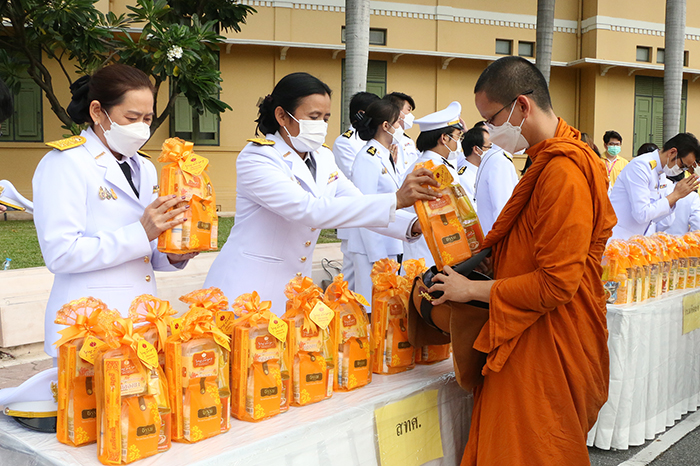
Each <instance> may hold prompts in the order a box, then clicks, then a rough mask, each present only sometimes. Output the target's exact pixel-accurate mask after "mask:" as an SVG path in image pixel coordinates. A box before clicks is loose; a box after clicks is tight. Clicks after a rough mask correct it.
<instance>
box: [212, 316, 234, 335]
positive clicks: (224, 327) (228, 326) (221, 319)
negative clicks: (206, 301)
mask: <svg viewBox="0 0 700 466" xmlns="http://www.w3.org/2000/svg"><path fill="white" fill-rule="evenodd" d="M235 320H236V314H234V313H233V312H231V311H217V312H216V326H217V327H219V329H220V330H221V331H222V332H224V333H225V334H226V335H230V334H231V333H232V332H233V323H234V321H235Z"/></svg>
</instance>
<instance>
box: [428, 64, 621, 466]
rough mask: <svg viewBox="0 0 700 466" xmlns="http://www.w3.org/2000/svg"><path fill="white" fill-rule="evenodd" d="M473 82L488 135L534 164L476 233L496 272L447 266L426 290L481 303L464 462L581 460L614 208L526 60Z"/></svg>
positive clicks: (601, 389) (597, 402)
mask: <svg viewBox="0 0 700 466" xmlns="http://www.w3.org/2000/svg"><path fill="white" fill-rule="evenodd" d="M474 92H475V101H476V106H477V109H478V110H479V113H481V116H482V117H483V118H484V119H485V120H486V122H487V124H488V125H490V126H491V127H490V128H489V133H490V134H491V140H492V141H493V142H494V144H497V145H498V146H500V147H502V148H503V149H504V150H506V151H508V152H511V153H514V152H516V151H518V150H522V149H527V155H528V156H529V157H530V158H531V159H532V165H531V166H530V168H529V169H528V170H527V172H526V173H525V175H524V176H523V178H522V179H521V180H520V182H519V183H518V184H517V185H516V187H515V190H514V191H513V195H512V197H511V198H510V200H509V201H508V203H507V204H506V205H505V207H504V209H503V211H502V212H501V214H500V216H499V217H498V219H497V220H496V223H495V224H494V226H493V229H492V230H491V232H490V233H489V234H488V236H487V237H486V239H485V243H486V244H485V246H492V247H493V254H492V264H493V277H494V280H493V281H470V280H468V279H467V278H465V277H463V276H461V275H459V274H457V273H456V272H454V271H453V270H452V269H450V268H449V267H445V270H444V273H443V274H439V275H438V276H437V278H436V280H437V281H440V282H441V283H437V284H435V285H434V286H433V287H432V288H431V289H430V291H435V290H441V291H444V295H443V296H442V297H441V298H440V299H439V300H436V301H434V303H433V304H434V305H437V304H441V303H442V302H444V301H448V300H449V301H454V302H467V301H470V300H474V299H476V300H480V301H484V302H488V303H489V306H490V309H489V319H488V321H487V322H486V324H485V325H484V327H483V329H482V330H481V333H480V334H479V336H478V337H477V340H476V342H475V343H474V348H475V349H477V350H479V351H482V352H484V353H487V362H486V365H485V366H484V368H483V370H482V373H483V375H484V382H483V384H482V385H480V386H479V387H477V388H476V389H475V393H474V411H473V414H472V424H471V430H470V433H469V442H468V443H467V447H466V450H465V452H464V456H463V458H462V466H471V465H479V466H502V465H507V466H518V465H523V466H533V465H537V466H562V465H567V466H584V465H585V466H588V465H590V460H589V458H588V450H587V448H586V434H587V433H588V431H589V430H590V429H591V427H592V426H593V424H594V423H595V421H596V418H597V416H598V411H599V410H600V408H601V407H602V405H603V403H605V401H606V400H607V396H608V378H609V367H608V366H609V361H608V347H607V338H608V331H607V326H606V317H605V299H604V295H603V284H602V282H601V273H602V268H601V265H600V262H601V257H602V255H603V251H604V249H605V243H606V241H607V240H608V238H609V237H610V235H611V232H612V227H613V226H614V225H615V223H616V218H615V214H614V211H613V209H612V206H611V204H610V201H609V200H608V196H607V189H608V181H607V176H606V173H605V167H604V166H603V163H602V162H601V160H600V158H599V157H598V156H597V155H596V154H595V153H594V152H593V150H592V149H591V148H590V147H589V146H588V145H587V144H586V143H584V142H582V141H581V133H580V132H579V131H578V130H577V129H575V128H573V127H571V126H569V125H568V124H567V123H566V122H565V121H564V120H562V119H561V118H557V116H556V115H555V114H554V112H553V110H552V105H551V100H550V96H549V90H548V88H547V83H546V81H545V79H544V77H543V76H542V74H541V73H540V72H539V71H538V70H537V68H535V66H534V65H532V64H531V63H530V62H528V61H527V60H524V59H522V58H520V57H505V58H501V59H500V60H497V61H495V62H494V63H492V64H491V65H489V66H488V67H487V68H486V70H484V72H483V73H482V74H481V77H480V78H479V79H478V81H477V84H476V87H475V89H474ZM455 333H457V332H454V331H453V334H455ZM452 338H459V335H458V334H456V335H453V336H452Z"/></svg>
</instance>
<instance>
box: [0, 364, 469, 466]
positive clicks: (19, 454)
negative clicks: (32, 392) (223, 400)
mask: <svg viewBox="0 0 700 466" xmlns="http://www.w3.org/2000/svg"><path fill="white" fill-rule="evenodd" d="M451 371H452V361H451V360H449V361H444V362H442V363H439V364H435V365H432V366H418V367H416V368H415V369H414V370H412V371H408V372H404V373H401V374H395V375H390V376H377V375H375V376H374V377H373V381H372V383H371V384H370V385H369V386H367V387H365V388H362V389H359V390H356V391H353V392H349V393H334V394H333V397H332V398H331V399H330V400H326V401H323V402H320V403H317V404H315V405H311V406H307V407H303V408H294V407H292V408H290V409H289V411H288V412H287V413H285V414H281V415H279V416H277V417H275V418H273V419H270V420H267V421H263V422H259V423H248V422H242V421H237V420H236V419H231V430H230V431H229V432H227V433H225V434H222V435H219V436H217V437H214V438H211V439H208V440H204V441H202V442H199V443H196V444H192V445H185V444H177V443H173V447H172V448H171V449H170V450H169V451H167V452H165V453H162V454H160V455H156V456H153V457H150V458H146V459H144V460H141V461H138V462H137V463H134V464H138V465H139V466H152V465H164V466H180V465H182V466H190V465H193V466H194V465H196V466H204V465H212V466H213V465H216V466H223V465H245V466H258V465H260V466H272V465H275V466H277V465H285V466H316V465H318V466H344V465H363V466H364V465H377V464H379V456H378V449H377V441H376V427H375V424H374V410H375V409H376V408H378V407H381V406H385V405H386V404H388V403H391V402H394V401H398V400H402V399H404V398H407V397H409V396H411V395H415V394H416V393H418V392H421V391H423V390H431V389H438V390H439V392H438V408H439V412H440V428H441V433H442V448H443V453H444V457H443V458H442V459H438V460H434V461H431V462H430V463H427V464H429V465H431V466H437V465H457V464H459V462H460V460H461V458H462V453H463V452H464V447H465V445H466V443H467V436H468V434H469V425H470V420H471V412H472V397H471V394H468V393H467V392H465V391H463V390H462V389H460V388H459V386H458V385H457V383H456V382H455V379H454V373H452V372H451ZM99 464H100V463H99V461H98V460H97V447H96V445H95V444H92V445H88V446H85V447H81V448H73V447H69V446H66V445H63V444H61V443H59V442H58V441H57V440H56V436H55V435H52V434H41V433H37V432H32V431H29V430H26V429H24V428H22V427H21V426H20V425H19V424H17V423H16V422H15V421H14V420H13V419H11V418H8V417H6V416H3V415H0V465H1V466H22V465H32V466H34V465H62V466H63V465H76V466H82V465H99Z"/></svg>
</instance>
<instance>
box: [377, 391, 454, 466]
mask: <svg viewBox="0 0 700 466" xmlns="http://www.w3.org/2000/svg"><path fill="white" fill-rule="evenodd" d="M437 395H438V391H437V390H429V391H426V392H422V393H419V394H418V395H415V396H412V397H410V398H406V399H405V400H401V401H397V402H395V403H391V404H388V405H386V406H384V407H383V408H379V409H376V410H375V411H374V419H375V421H376V423H377V436H378V440H379V457H380V459H381V465H382V466H420V465H422V464H425V463H427V462H428V461H431V460H434V459H436V458H441V457H442V456H443V454H442V437H441V435H440V416H439V414H438V406H437Z"/></svg>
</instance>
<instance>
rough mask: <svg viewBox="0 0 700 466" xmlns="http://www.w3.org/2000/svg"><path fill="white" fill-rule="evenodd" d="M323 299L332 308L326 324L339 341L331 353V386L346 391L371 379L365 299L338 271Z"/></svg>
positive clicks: (361, 385)
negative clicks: (334, 374) (333, 369)
mask: <svg viewBox="0 0 700 466" xmlns="http://www.w3.org/2000/svg"><path fill="white" fill-rule="evenodd" d="M324 302H325V303H326V304H327V305H328V307H330V308H331V309H333V312H335V316H334V317H333V320H331V323H330V326H329V328H330V331H331V334H332V335H333V339H334V340H335V341H336V342H337V343H338V344H337V346H336V347H335V349H336V351H335V352H334V355H333V365H334V366H335V367H336V368H337V370H336V376H335V378H334V379H333V389H334V390H337V391H347V390H353V389H355V388H360V387H364V386H365V385H367V384H368V383H370V382H371V381H372V370H371V368H370V341H369V340H370V339H369V335H370V333H369V318H368V317H367V312H366V311H365V308H364V306H363V305H362V304H361V303H362V302H364V303H365V304H367V301H366V300H365V298H364V297H363V296H360V295H357V294H355V293H353V292H352V291H350V290H349V289H348V282H346V281H345V280H343V274H342V273H341V274H338V275H336V277H335V278H334V279H333V282H332V283H331V284H330V285H328V288H327V289H326V292H325V296H324Z"/></svg>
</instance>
